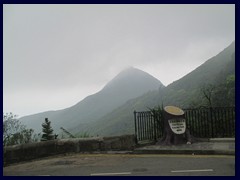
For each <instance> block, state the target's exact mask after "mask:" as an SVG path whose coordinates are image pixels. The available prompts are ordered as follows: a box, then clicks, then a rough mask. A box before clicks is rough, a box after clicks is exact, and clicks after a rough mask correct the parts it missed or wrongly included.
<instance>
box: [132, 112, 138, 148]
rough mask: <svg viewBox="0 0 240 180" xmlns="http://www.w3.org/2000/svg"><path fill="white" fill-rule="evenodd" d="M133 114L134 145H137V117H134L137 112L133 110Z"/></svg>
mask: <svg viewBox="0 0 240 180" xmlns="http://www.w3.org/2000/svg"><path fill="white" fill-rule="evenodd" d="M133 114H134V125H135V143H136V144H137V143H138V136H137V116H136V114H137V112H136V110H134V112H133Z"/></svg>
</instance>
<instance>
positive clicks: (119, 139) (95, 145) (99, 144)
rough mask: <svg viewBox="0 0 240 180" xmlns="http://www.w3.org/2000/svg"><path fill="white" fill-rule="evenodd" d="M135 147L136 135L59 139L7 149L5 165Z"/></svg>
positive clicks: (5, 149) (5, 150) (5, 151)
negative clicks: (42, 158)
mask: <svg viewBox="0 0 240 180" xmlns="http://www.w3.org/2000/svg"><path fill="white" fill-rule="evenodd" d="M134 147H135V136H134V135H123V136H114V137H102V138H100V137H96V138H73V139H58V140H52V141H45V142H36V143H30V144H22V145H14V146H8V147H5V148H4V164H5V165H7V164H11V163H16V162H20V161H27V160H31V159H36V158H41V157H47V156H51V155H57V154H64V153H73V152H74V153H81V152H94V151H100V152H101V151H114V150H115V151H117V150H133V149H134Z"/></svg>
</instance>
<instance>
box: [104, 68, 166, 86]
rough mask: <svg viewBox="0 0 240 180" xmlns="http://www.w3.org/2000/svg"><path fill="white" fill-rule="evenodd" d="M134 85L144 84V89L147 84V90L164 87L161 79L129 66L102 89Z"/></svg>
mask: <svg viewBox="0 0 240 180" xmlns="http://www.w3.org/2000/svg"><path fill="white" fill-rule="evenodd" d="M146 83H147V84H146ZM135 85H144V86H145V87H144V89H146V85H149V90H152V89H158V88H159V87H164V85H163V84H162V83H161V81H159V80H158V79H157V78H155V77H153V76H151V75H150V74H148V73H146V72H144V71H142V70H140V69H137V68H134V67H129V68H126V69H124V70H123V71H121V72H120V73H119V74H117V75H116V76H115V77H114V78H113V79H112V80H111V81H110V82H109V83H107V84H106V86H105V87H104V88H103V90H107V89H109V88H120V86H121V87H123V86H135Z"/></svg>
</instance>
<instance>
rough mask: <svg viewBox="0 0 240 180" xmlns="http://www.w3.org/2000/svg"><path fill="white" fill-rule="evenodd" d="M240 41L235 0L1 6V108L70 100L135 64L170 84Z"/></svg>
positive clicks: (27, 108)
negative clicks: (224, 0)
mask: <svg viewBox="0 0 240 180" xmlns="http://www.w3.org/2000/svg"><path fill="white" fill-rule="evenodd" d="M234 40H235V5H202V4H201V5H161V4H159V5H156V4H155V5H145V4H144V5H9V4H7V5H6V4H5V5H3V100H4V101H3V112H5V113H6V112H13V113H14V114H17V115H19V116H24V115H29V114H35V113H39V112H43V111H48V110H58V109H64V108H67V107H70V106H72V105H74V104H76V103H77V102H79V101H80V100H82V99H83V98H85V97H86V96H88V95H90V94H93V93H96V92H98V91H99V90H101V89H102V88H103V87H104V85H105V84H106V83H107V82H108V81H110V80H111V79H112V78H113V77H114V76H116V75H117V74H118V73H119V72H120V71H121V70H123V69H125V68H127V67H129V66H133V67H135V68H139V69H141V70H143V71H146V72H148V73H149V74H151V75H153V76H154V77H156V78H157V79H159V80H160V81H161V82H162V83H163V84H164V85H168V84H170V83H172V82H173V81H175V80H178V79H180V78H181V77H183V76H184V75H186V74H187V73H189V72H191V71H192V70H194V69H195V68H196V67H198V66H199V65H201V64H202V63H203V62H205V61H206V60H207V59H209V58H211V57H212V56H215V55H216V54H217V53H218V52H220V51H222V50H223V49H224V48H225V47H227V46H228V45H229V44H231V42H232V41H234Z"/></svg>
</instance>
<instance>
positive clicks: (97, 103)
mask: <svg viewBox="0 0 240 180" xmlns="http://www.w3.org/2000/svg"><path fill="white" fill-rule="evenodd" d="M159 87H164V85H163V84H162V83H161V82H160V81H159V80H158V79H156V78H154V77H153V76H151V75H150V74H148V73H146V72H144V71H142V70H139V69H136V68H128V69H125V70H124V71H121V72H120V73H119V74H117V75H116V76H115V77H114V78H113V79H112V80H111V81H109V82H108V83H107V84H106V85H105V86H104V87H103V88H102V90H100V91H99V92H97V93H95V94H92V95H89V96H87V97H86V98H84V99H83V100H81V101H80V102H78V103H76V104H75V105H73V106H71V107H68V108H66V109H62V110H57V111H47V112H42V113H37V114H33V115H29V116H25V117H22V118H20V119H19V120H20V121H22V122H23V123H24V124H26V125H27V126H28V127H30V128H33V129H35V130H37V131H38V132H39V131H41V123H42V122H43V121H44V118H45V117H48V118H49V120H50V121H51V122H52V126H53V128H54V129H59V128H60V127H61V126H63V127H64V128H72V127H75V126H76V125H78V124H84V123H89V122H93V121H95V120H97V119H98V118H101V117H102V116H104V115H105V114H107V113H109V112H111V111H112V110H113V109H115V108H117V107H118V106H120V105H122V104H124V103H125V102H126V101H127V100H129V99H131V98H136V97H138V96H140V95H142V94H144V93H146V92H148V91H150V90H154V89H158V88H159ZM44 116H45V117H44Z"/></svg>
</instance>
